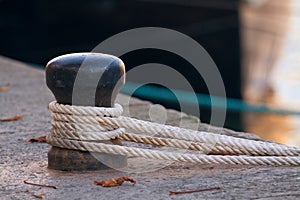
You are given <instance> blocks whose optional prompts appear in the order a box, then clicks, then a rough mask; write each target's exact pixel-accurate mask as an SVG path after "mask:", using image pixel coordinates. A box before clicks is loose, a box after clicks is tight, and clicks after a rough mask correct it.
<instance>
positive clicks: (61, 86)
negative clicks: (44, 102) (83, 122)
mask: <svg viewBox="0 0 300 200" xmlns="http://www.w3.org/2000/svg"><path fill="white" fill-rule="evenodd" d="M46 82H47V86H48V88H49V89H50V90H51V91H52V93H53V94H54V96H55V99H56V101H57V102H58V103H61V104H69V105H80V106H100V107H112V106H113V105H114V102H115V99H116V96H117V94H118V93H119V91H120V89H121V87H122V86H123V85H124V83H125V66H124V63H123V62H122V60H121V59H119V58H117V57H115V56H112V55H108V54H102V53H72V54H66V55H63V56H59V57H56V58H54V59H52V60H51V61H49V62H48V64H47V66H46Z"/></svg>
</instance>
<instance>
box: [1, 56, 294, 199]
mask: <svg viewBox="0 0 300 200" xmlns="http://www.w3.org/2000/svg"><path fill="white" fill-rule="evenodd" d="M8 83H9V84H11V86H12V87H11V89H9V90H8V91H5V92H0V118H6V117H11V116H16V115H19V116H22V117H23V118H22V119H20V120H17V121H10V122H0V199H36V197H34V196H32V195H31V194H29V193H28V192H26V190H27V189H29V190H30V191H31V192H33V193H34V194H37V195H38V194H44V199H106V200H108V199H144V200H147V199H149V200H150V199H299V198H300V168H299V167H261V166H237V165H234V166H231V165H224V166H222V165H194V164H187V163H172V164H170V165H168V166H166V167H164V168H162V169H159V170H156V171H151V172H141V173H133V172H123V171H116V170H104V171H88V172H61V171H55V170H50V169H48V168H47V151H48V150H49V148H50V146H49V145H48V144H46V143H28V142H27V141H28V140H29V139H31V138H35V137H39V136H44V135H47V134H48V133H49V131H50V128H51V123H50V120H51V117H50V111H49V110H48V108H47V106H48V104H49V102H51V101H53V100H54V97H53V96H52V94H51V92H50V91H49V90H48V89H47V87H46V84H45V73H44V71H43V70H40V69H35V68H32V67H29V66H27V65H25V64H24V63H21V62H18V61H15V60H12V59H9V58H5V57H0V86H4V85H6V84H8ZM128 98H129V97H128V96H125V95H122V94H121V95H119V96H118V102H119V103H121V104H122V105H123V107H129V106H130V115H135V117H137V118H139V119H144V120H149V115H148V114H147V113H148V112H147V111H148V110H149V108H150V107H151V105H152V104H151V103H150V102H146V101H142V100H138V99H132V100H131V101H130V105H129V104H127V103H126V102H128ZM128 114H129V113H126V112H125V113H124V115H128ZM179 121H181V122H182V124H183V126H191V125H193V124H196V123H197V120H196V119H195V118H194V117H189V116H188V115H186V114H184V113H179V112H177V111H174V110H167V124H171V125H178V124H179ZM199 130H209V131H212V132H215V133H216V134H227V135H232V136H235V137H243V138H248V139H255V140H260V138H258V137H257V136H255V135H251V134H247V133H240V132H235V131H231V130H227V129H222V128H218V127H212V126H209V125H207V124H203V123H201V124H200V126H199ZM119 176H130V177H133V178H135V179H136V180H137V183H136V184H135V185H134V186H133V185H132V184H130V183H124V184H123V185H122V186H118V187H110V188H104V187H101V186H96V185H94V184H93V181H94V180H99V181H100V180H105V179H109V178H113V177H119ZM24 180H28V181H30V182H34V183H40V184H48V185H55V186H57V187H58V188H57V189H52V188H45V187H36V186H31V185H27V184H24V183H23V181H24ZM214 187H220V188H221V189H220V190H211V191H203V192H196V193H191V194H181V195H171V196H170V195H169V191H184V190H199V189H209V188H214Z"/></svg>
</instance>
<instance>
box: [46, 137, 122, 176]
mask: <svg viewBox="0 0 300 200" xmlns="http://www.w3.org/2000/svg"><path fill="white" fill-rule="evenodd" d="M113 143H115V144H116V141H114V142H113ZM97 158H101V159H99V160H98V159H97ZM100 160H102V161H104V163H105V164H104V163H102V162H101V161H100ZM126 166H127V157H126V156H122V155H113V154H106V153H95V152H93V153H90V152H87V151H77V150H70V149H63V148H59V147H51V148H50V150H49V152H48V168H49V169H55V170H61V171H86V170H104V169H111V168H113V169H120V168H123V167H126Z"/></svg>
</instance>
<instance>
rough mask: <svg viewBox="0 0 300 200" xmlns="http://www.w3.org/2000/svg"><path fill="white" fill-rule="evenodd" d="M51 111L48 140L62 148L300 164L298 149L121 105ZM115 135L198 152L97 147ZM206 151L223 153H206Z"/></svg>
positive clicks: (210, 160)
mask: <svg viewBox="0 0 300 200" xmlns="http://www.w3.org/2000/svg"><path fill="white" fill-rule="evenodd" d="M49 108H50V110H51V111H52V118H53V120H52V130H51V133H50V135H49V136H47V142H48V143H49V144H51V145H53V146H57V147H61V148H68V149H77V150H82V151H94V152H103V153H110V154H119V155H126V156H139V157H145V158H155V159H163V160H172V161H183V162H192V163H200V164H203V163H206V164H208V163H215V164H216V163H218V164H221V163H222V164H251V165H296V166H299V165H300V156H299V155H300V148H296V147H288V146H285V145H281V144H276V143H270V142H262V141H254V140H247V139H242V138H235V137H231V136H226V135H217V134H214V133H208V132H200V131H195V130H189V129H183V128H179V127H173V126H168V125H162V124H157V123H152V122H148V121H142V120H138V119H133V118H129V117H123V116H121V114H122V111H123V110H122V107H121V106H120V105H118V104H116V105H115V107H114V108H103V107H89V106H70V105H62V104H58V103H56V102H51V103H50V104H49ZM125 130H132V131H134V132H140V133H144V134H146V133H147V134H151V135H140V134H136V133H126V132H125ZM158 136H159V137H158ZM117 137H118V138H120V139H122V140H125V141H129V142H138V143H144V144H152V145H157V146H169V147H176V148H180V149H190V150H194V151H195V152H196V154H195V153H184V154H182V153H175V152H165V151H158V150H152V149H143V148H134V147H126V146H118V145H109V144H104V143H99V141H101V140H110V139H114V138H117ZM199 153H201V154H199ZM208 153H210V154H221V155H204V154H208ZM224 155H227V156H224Z"/></svg>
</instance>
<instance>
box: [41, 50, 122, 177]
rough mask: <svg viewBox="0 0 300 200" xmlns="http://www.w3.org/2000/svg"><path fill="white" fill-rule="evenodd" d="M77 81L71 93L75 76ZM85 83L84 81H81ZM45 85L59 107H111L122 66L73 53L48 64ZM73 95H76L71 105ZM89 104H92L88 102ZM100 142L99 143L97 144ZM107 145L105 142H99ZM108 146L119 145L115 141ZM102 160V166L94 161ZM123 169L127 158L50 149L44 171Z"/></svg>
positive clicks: (106, 57)
mask: <svg viewBox="0 0 300 200" xmlns="http://www.w3.org/2000/svg"><path fill="white" fill-rule="evenodd" d="M79 71H80V73H81V76H80V77H81V79H82V78H83V81H80V82H79V83H78V84H79V85H77V86H78V87H77V88H76V91H75V90H74V85H75V84H74V83H75V80H76V78H77V75H78V72H79ZM95 73H96V75H98V74H101V77H97V78H98V79H97V80H99V81H98V83H96V85H90V82H89V79H92V78H95ZM84 80H86V81H84ZM46 82H47V86H48V88H49V89H50V90H51V91H52V93H53V94H54V96H55V99H56V101H57V102H58V103H60V104H68V105H78V106H97V107H113V106H114V103H115V99H116V96H117V94H118V92H119V91H120V89H121V87H122V86H123V85H124V82H125V67H124V64H123V62H122V61H121V60H120V59H119V58H117V57H115V56H111V55H107V54H100V53H73V54H67V55H63V56H59V57H57V58H54V59H52V60H51V61H49V63H48V64H47V67H46ZM89 90H90V91H95V94H94V95H95V96H86V94H89V92H87V91H89ZM73 92H77V98H76V100H75V102H74V99H73V97H74V96H73ZM91 100H92V101H91ZM100 142H101V141H100ZM103 142H109V141H103ZM111 143H113V144H116V145H122V144H121V141H119V140H118V139H115V140H111ZM99 156H100V157H101V159H105V163H106V164H107V163H108V164H109V166H107V165H105V164H104V163H102V162H101V161H99V160H98V159H97V157H98V158H99ZM126 165H127V157H126V156H122V155H112V154H106V153H94V152H93V153H90V152H87V151H78V150H70V149H63V148H58V147H54V146H52V147H51V148H50V150H49V152H48V167H49V168H50V169H56V170H64V171H71V170H79V171H81V170H100V169H108V168H110V167H113V168H122V167H125V166H126Z"/></svg>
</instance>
